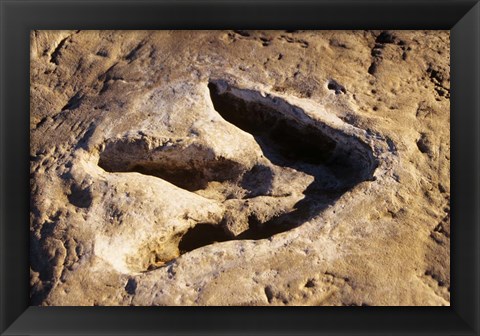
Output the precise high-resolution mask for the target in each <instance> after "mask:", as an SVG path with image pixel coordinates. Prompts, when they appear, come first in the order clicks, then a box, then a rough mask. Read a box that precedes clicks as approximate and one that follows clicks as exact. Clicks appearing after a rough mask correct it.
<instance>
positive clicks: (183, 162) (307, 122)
mask: <svg viewBox="0 0 480 336" xmlns="http://www.w3.org/2000/svg"><path fill="white" fill-rule="evenodd" d="M449 61H450V60H449V33H448V32H446V31H318V32H317V31H287V32H286V31H211V32H209V31H172V32H170V31H158V32H152V31H149V32H141V31H139V32H133V31H129V32H125V31H33V32H32V34H31V105H30V107H31V123H30V128H31V151H30V155H31V156H30V161H31V224H30V235H31V237H30V241H31V247H30V248H31V251H30V254H31V272H30V274H31V281H30V282H31V301H32V304H34V305H358V306H360V305H449V302H450V287H449V286H450V262H449V260H450V217H449V211H450V208H449V206H450V180H449V172H450V168H449V166H450V154H449V153H450V135H449V124H450V115H449V105H450V104H449V103H450V102H449V98H450V74H449Z"/></svg>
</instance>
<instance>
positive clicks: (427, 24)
mask: <svg viewBox="0 0 480 336" xmlns="http://www.w3.org/2000/svg"><path fill="white" fill-rule="evenodd" d="M0 6H1V7H0V24H1V45H0V47H1V55H0V57H1V58H0V60H1V72H0V74H1V83H0V85H1V95H0V99H1V106H0V108H1V113H0V127H1V133H0V141H1V143H0V145H1V147H0V158H1V160H0V165H1V166H0V171H1V180H0V189H1V190H0V191H1V194H0V225H1V226H0V230H1V231H0V234H1V236H0V237H1V242H0V248H1V254H0V261H1V265H0V267H1V270H0V332H1V333H2V335H60V334H61V335H69V334H75V335H104V334H110V335H111V334H115V335H143V334H148V335H154V334H162V335H163V334H172V335H180V334H181V335H187V334H196V335H202V334H209V335H214V334H222V335H223V334H226V335H229V334H232V335H233V334H249V335H253V334H276V335H286V334H298V335H300V334H302V335H303V334H381V335H383V334H432V335H445V334H448V335H478V334H479V316H480V315H479V306H480V292H479V283H480V279H479V259H480V256H479V232H480V230H479V213H480V210H479V209H480V204H479V189H480V184H479V182H480V179H479V175H480V174H479V171H480V169H479V168H480V167H479V154H480V148H479V144H480V142H479V139H480V136H479V134H480V129H479V127H480V124H479V120H480V117H479V116H480V103H479V96H480V85H479V82H480V66H479V64H480V61H479V60H480V49H479V48H480V4H479V3H478V1H471V0H459V1H454V0H431V1H426V0H423V1H399V0H391V1H376V0H369V1H363V0H347V1H344V0H339V1H328V0H317V1H315V0H301V1H293V0H271V1H268V0H261V1H237V0H230V1H228V0H227V1H220V0H216V1H215V0H210V1H202V0H200V1H190V0H186V1H185V0H178V1H132V0H124V1H122V0H119V1H118V0H117V1H109V0H103V1H72V0H63V1H58V0H49V1H47V0H39V1H31V0H30V1H27V0H0ZM233 28H235V29H447V30H450V31H451V137H452V139H451V140H452V141H451V145H452V152H451V162H452V167H451V193H452V195H451V220H452V234H451V264H452V268H451V279H452V282H451V292H452V298H451V306H450V307H383V308H382V307H362V308H354V307H341V308H340V307H335V308H334V307H290V308H259V307H231V308H228V307H199V308H194V307H89V308H86V307H84V308H81V307H29V294H28V293H29V284H28V279H29V276H28V269H29V268H28V265H29V260H28V239H29V238H28V237H29V235H28V226H29V205H30V203H29V196H28V195H29V173H30V172H29V154H28V153H29V45H30V40H29V32H30V30H31V29H233Z"/></svg>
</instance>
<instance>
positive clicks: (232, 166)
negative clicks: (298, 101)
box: [98, 81, 377, 271]
mask: <svg viewBox="0 0 480 336" xmlns="http://www.w3.org/2000/svg"><path fill="white" fill-rule="evenodd" d="M208 88H209V92H210V98H211V101H212V104H213V107H214V109H215V111H217V113H218V114H220V116H221V117H222V118H223V119H224V121H223V122H226V123H229V124H230V126H231V128H230V129H231V130H232V134H233V138H234V139H235V134H238V135H241V136H238V137H237V139H238V141H247V140H245V139H249V140H248V141H250V142H249V143H251V144H253V145H252V146H253V147H255V148H256V149H255V150H253V149H252V152H251V153H250V155H245V153H241V152H238V153H237V152H235V151H232V153H230V154H229V155H226V154H225V153H224V152H222V151H218V150H217V149H216V148H215V143H214V142H212V143H209V142H208V141H207V142H206V141H204V140H203V139H201V138H200V139H198V138H197V137H195V136H191V137H178V138H172V137H160V136H158V135H152V134H145V133H142V132H139V133H129V134H127V135H125V136H124V137H121V138H114V139H109V140H107V141H106V143H105V145H104V147H103V149H102V151H101V153H100V157H99V161H98V164H99V166H100V167H101V168H103V169H104V170H105V171H107V172H111V173H116V174H117V175H118V173H129V172H136V173H140V174H143V175H151V176H155V177H157V178H159V179H158V180H161V183H162V185H163V186H164V188H170V189H171V190H177V194H178V195H179V197H182V198H184V199H191V203H190V204H192V206H197V205H200V204H204V205H202V207H204V208H208V207H210V208H211V211H210V212H208V213H205V214H203V215H202V216H203V219H198V220H196V221H194V222H193V224H192V222H191V221H190V222H189V224H188V225H183V226H182V225H179V226H178V227H181V229H178V230H176V231H175V232H172V233H170V235H169V234H168V233H166V232H163V233H162V234H163V236H162V238H161V239H158V237H157V238H152V241H159V243H158V244H150V245H149V244H146V245H145V244H144V245H145V246H147V247H145V248H146V249H147V250H148V249H149V248H150V249H153V250H154V253H153V255H157V256H161V257H160V258H159V259H158V258H157V261H156V264H155V263H154V262H152V261H145V260H143V261H138V260H137V261H135V262H134V264H135V263H137V264H138V265H141V266H138V267H130V269H135V270H136V271H138V270H142V269H143V270H146V269H151V268H154V267H155V265H159V266H161V265H163V264H164V263H165V262H168V261H170V260H171V259H174V258H176V257H178V256H179V255H180V254H182V253H186V252H189V251H191V250H194V249H196V248H199V247H202V246H205V245H209V244H212V243H214V242H221V241H228V240H234V239H263V238H268V237H270V236H272V235H274V234H277V233H280V232H284V231H288V230H290V229H292V228H295V227H297V226H299V225H301V224H302V223H304V222H306V221H308V220H309V219H310V218H312V217H314V216H316V215H318V214H319V213H320V212H321V211H322V210H323V209H325V208H326V207H327V206H329V205H331V204H333V203H334V202H335V201H336V200H337V199H338V198H339V197H340V196H341V195H342V194H343V193H345V192H346V191H348V190H349V189H351V188H353V187H354V186H355V185H356V184H358V183H360V182H363V181H366V180H370V179H371V178H372V176H373V173H374V171H375V168H376V167H377V162H376V159H375V158H374V155H373V153H372V150H371V148H370V147H369V146H368V145H366V144H365V143H364V142H362V141H361V140H360V138H358V137H357V136H356V135H355V133H354V132H350V133H349V132H346V131H345V130H342V129H341V128H339V127H334V126H332V125H333V124H335V121H333V122H332V121H328V122H327V121H326V120H327V119H328V118H329V117H328V115H327V114H324V115H323V119H325V122H324V121H320V120H322V116H312V115H311V113H307V111H305V110H304V109H302V108H300V107H298V106H295V105H294V104H292V103H290V102H288V101H287V100H286V99H284V98H280V97H275V96H272V95H268V94H263V93H261V92H258V91H255V90H247V89H241V88H237V87H234V86H231V85H230V84H228V83H227V82H225V81H211V82H210V83H209V85H208ZM232 125H233V126H234V127H233V126H232ZM192 132H193V134H194V133H195V130H192ZM194 135H195V134H194ZM243 145H245V144H243ZM245 146H247V147H248V144H246V145H245ZM234 147H235V144H234V143H232V148H234ZM252 153H253V154H252ZM149 179H151V177H149ZM167 185H168V187H166V186H167ZM170 189H169V190H170ZM181 195H183V196H181ZM171 202H175V200H171ZM186 204H188V202H187V203H186ZM184 211H186V212H188V211H187V209H184ZM193 216H195V215H193ZM185 220H187V219H185ZM152 236H153V234H152ZM153 245H155V248H153V247H152V246H153ZM149 246H150V247H149ZM162 246H163V247H162ZM162 248H165V249H168V250H169V251H170V252H169V253H162ZM172 251H173V252H172ZM141 255H142V256H143V255H152V253H150V254H149V253H142V254H141ZM130 259H131V260H133V259H135V258H133V259H132V258H130ZM137 259H138V258H137ZM140 259H141V258H140Z"/></svg>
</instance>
